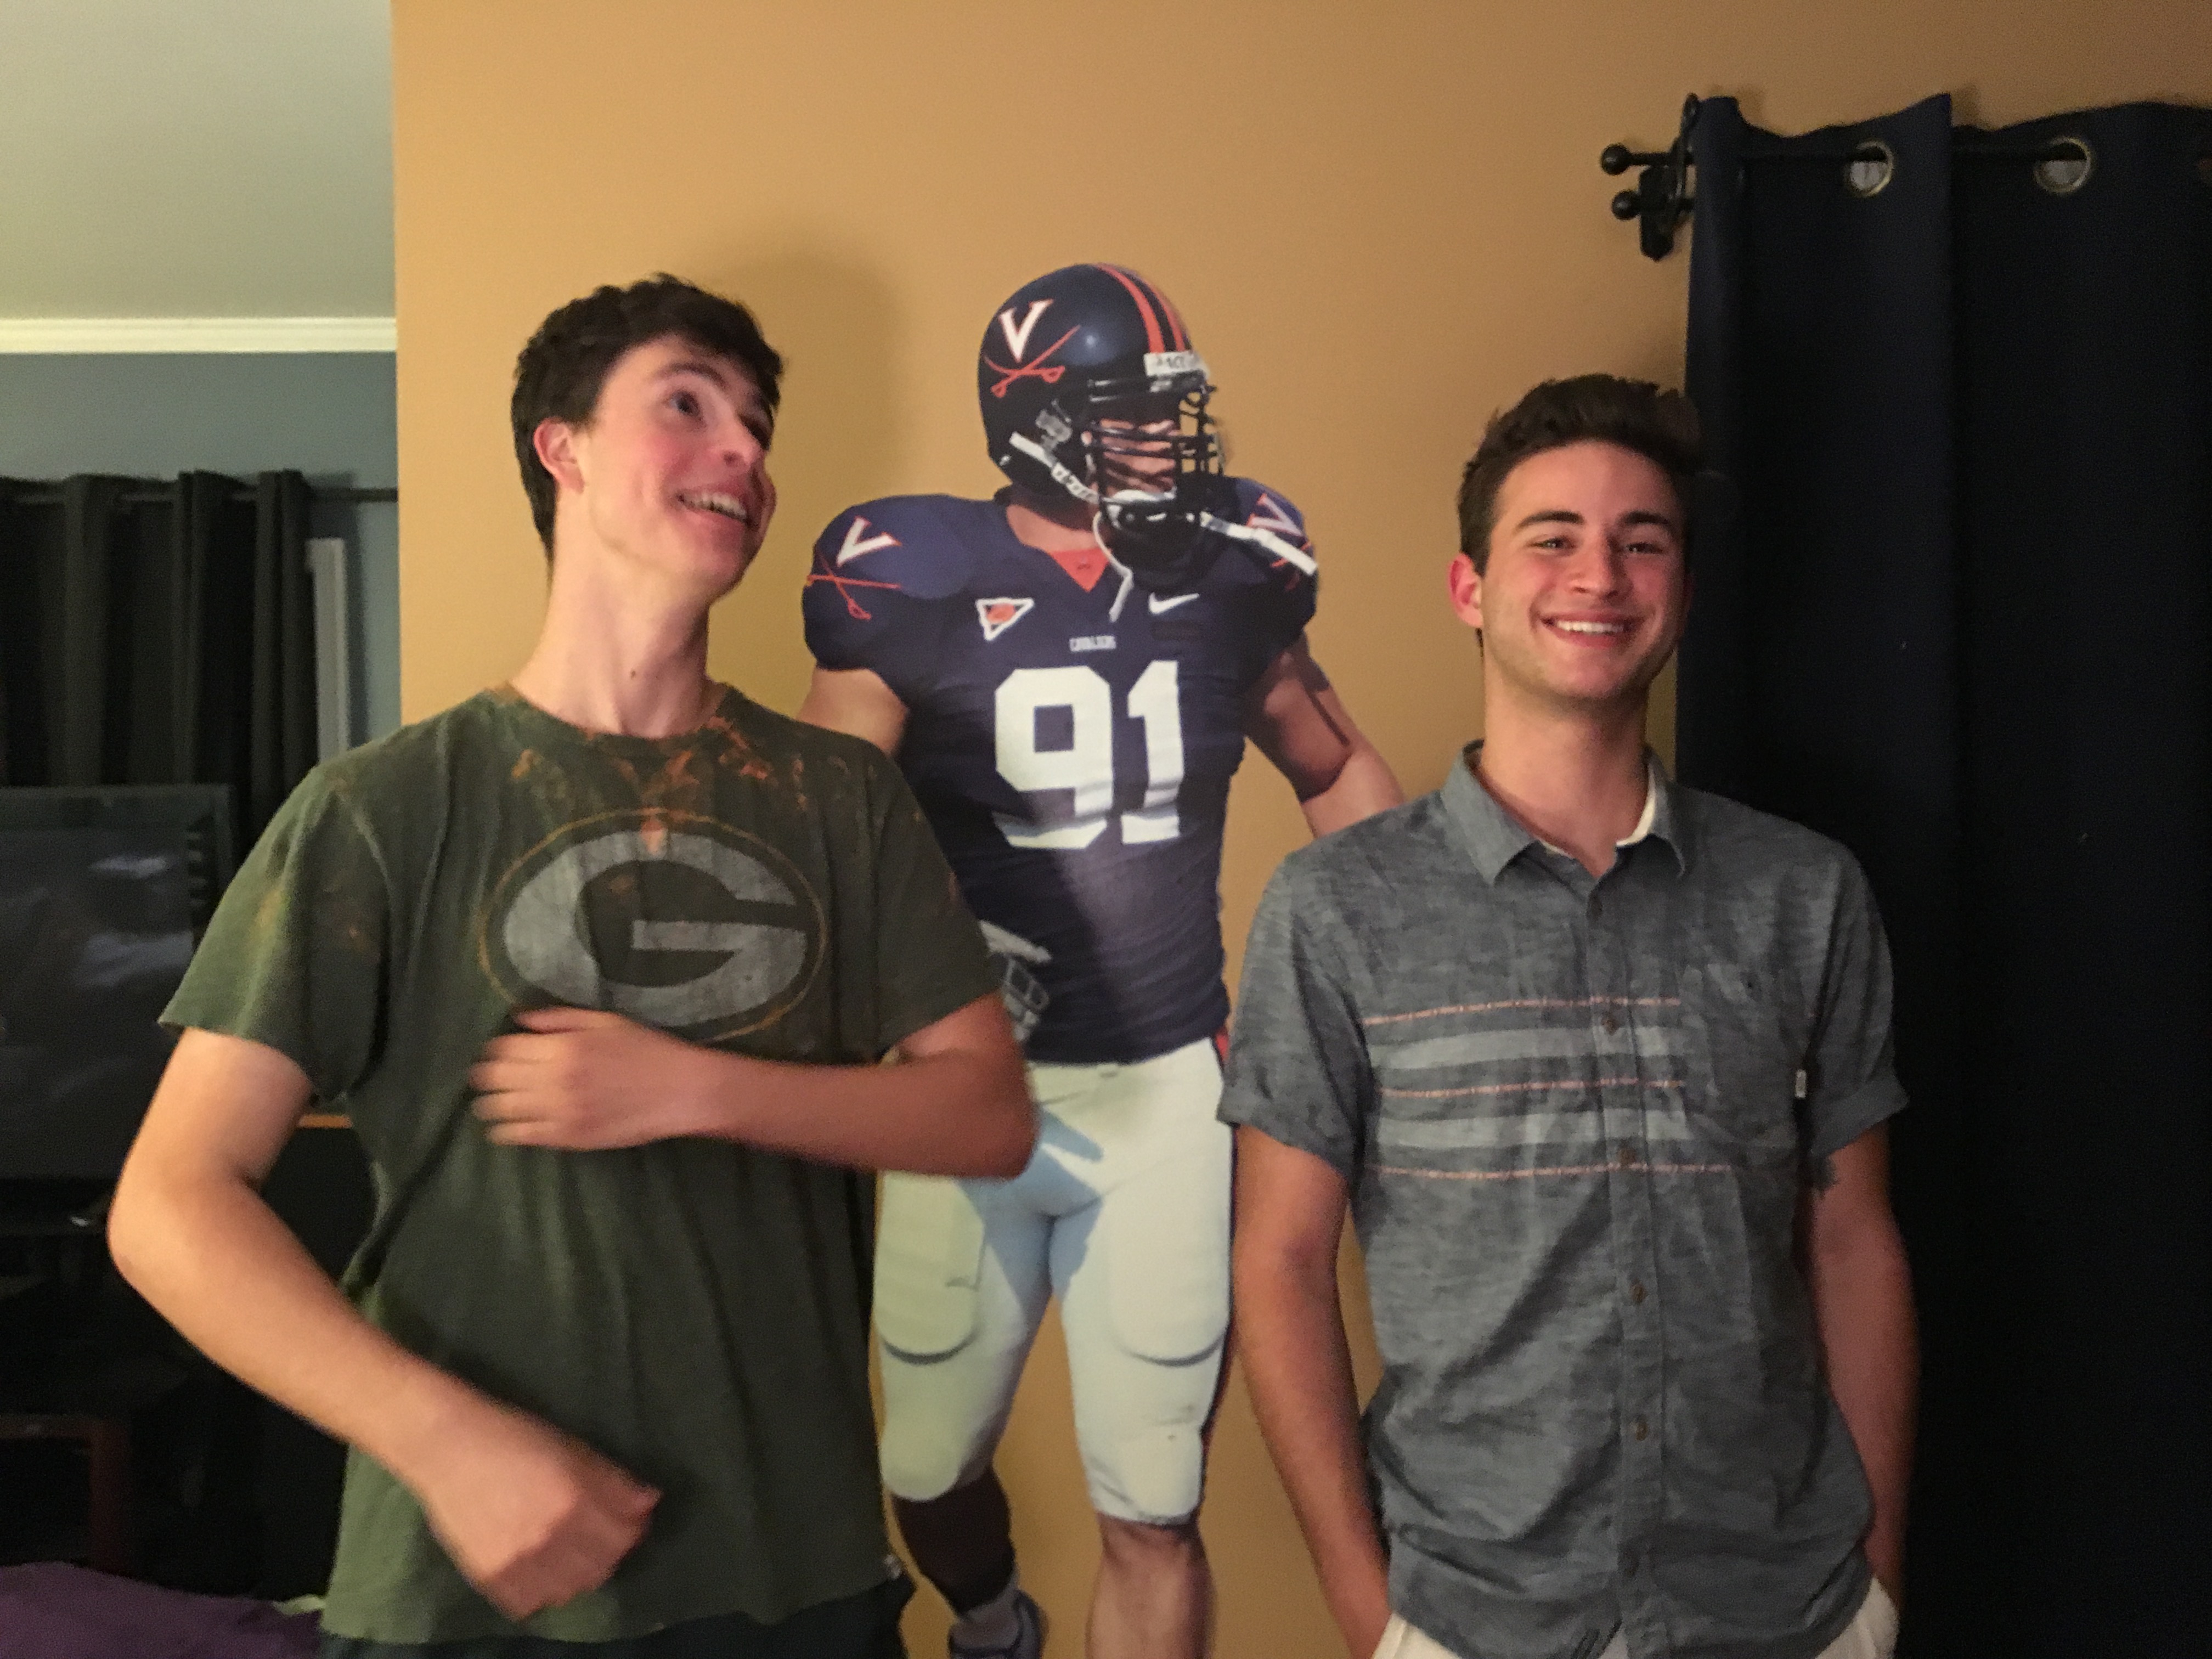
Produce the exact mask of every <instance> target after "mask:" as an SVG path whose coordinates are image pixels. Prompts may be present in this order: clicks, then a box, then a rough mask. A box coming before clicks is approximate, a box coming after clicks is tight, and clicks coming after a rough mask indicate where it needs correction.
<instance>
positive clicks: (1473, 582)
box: [1444, 553, 1482, 634]
mask: <svg viewBox="0 0 2212 1659" xmlns="http://www.w3.org/2000/svg"><path fill="white" fill-rule="evenodd" d="M1444 585H1445V586H1446V587H1447V588H1449V590H1450V592H1451V608H1452V614H1453V615H1454V616H1455V617H1458V618H1459V619H1460V620H1461V621H1462V622H1463V623H1466V624H1467V625H1468V627H1469V628H1472V629H1474V631H1475V632H1476V633H1478V634H1480V632H1481V631H1482V574H1481V572H1480V571H1478V570H1477V569H1476V568H1474V560H1473V559H1470V558H1469V557H1468V556H1467V555H1466V554H1464V553H1455V554H1453V555H1452V562H1451V565H1450V568H1449V569H1447V570H1446V571H1445V573H1444Z"/></svg>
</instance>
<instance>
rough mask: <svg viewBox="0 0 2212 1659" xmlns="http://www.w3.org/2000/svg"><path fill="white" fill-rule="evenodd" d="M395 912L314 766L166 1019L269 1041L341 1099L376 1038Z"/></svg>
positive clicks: (337, 798) (221, 915)
mask: <svg viewBox="0 0 2212 1659" xmlns="http://www.w3.org/2000/svg"><path fill="white" fill-rule="evenodd" d="M389 914H390V904H389V902H388V892H387V887H386V880H385V875H384V870H383V866H382V865H381V863H380V860H378V858H377V856H376V853H375V850H374V847H373V846H372V845H371V844H370V842H369V841H368V838H367V836H365V835H364V834H363V833H362V829H361V827H360V825H359V823H358V822H357V821H356V818H355V817H354V814H353V812H352V811H351V810H350V808H349V806H348V805H347V804H346V802H345V800H344V799H343V796H342V795H341V794H340V793H338V792H337V790H335V789H333V788H332V787H331V783H330V781H329V780H328V779H327V777H326V776H325V774H323V773H322V772H320V771H318V772H315V773H312V774H310V775H309V776H308V777H307V781H304V782H303V783H301V785H300V787H298V788H297V789H295V791H293V793H292V795H291V798H290V799H289V800H287V801H286V802H285V803H284V805H283V807H281V808H280V809H279V810H278V811H277V813H276V817H274V818H272V819H271V820H270V823H269V827H268V828H267V829H264V831H263V832H262V835H261V839H260V840H259V841H258V842H255V843H254V847H253V850H252V853H251V854H248V855H247V858H246V862H245V864H244V865H243V866H241V867H240V870H239V872H238V874H237V876H236V878H234V879H233V881H232V882H231V884H230V886H229V889H228V890H227V891H226V892H225V893H224V895H223V897H222V903H221V904H219V905H218V906H217V907H216V913H215V917H214V919H213V920H212V921H210V923H209V924H208V930H207V933H206V934H205V936H204V938H203V939H201V941H200V945H199V949H198V950H197V951H195V952H194V953H193V956H192V960H191V966H190V967H188V968H187V969H185V976H184V981H183V982H182V983H181V984H180V985H179V987H177V994H176V995H175V996H174V997H173V998H172V999H171V1000H170V1002H169V1006H168V1007H167V1009H166V1010H165V1011H164V1012H163V1013H162V1015H161V1023H162V1024H164V1025H166V1026H167V1027H168V1028H169V1029H170V1030H183V1029H185V1027H188V1026H190V1027H195V1028H197V1029H199V1030H208V1031H217V1032H221V1033H222V1034H223V1035H224V1036H236V1037H244V1038H246V1039H247V1040H248V1041H250V1042H258V1043H261V1044H263V1045H264V1047H267V1048H274V1049H276V1050H277V1051H278V1052H279V1053H281V1054H285V1055H286V1056H288V1057H289V1059H290V1060H292V1061H293V1062H294V1063H295V1065H297V1066H299V1067H300V1069H301V1071H302V1072H305V1073H307V1079H308V1081H309V1082H310V1083H312V1084H313V1085H314V1090H315V1092H316V1094H317V1095H319V1097H322V1098H323V1099H324V1100H325V1101H334V1100H337V1099H338V1098H339V1097H342V1096H343V1095H344V1094H346V1093H347V1092H348V1091H349V1090H351V1089H352V1088H353V1087H354V1086H355V1085H356V1084H358V1083H359V1082H360V1081H361V1079H362V1078H363V1077H364V1076H365V1075H367V1073H368V1070H369V1068H370V1066H373V1065H374V1062H375V1059H376V1055H377V1053H378V1050H379V1048H380V1042H381V1039H382V1034H383V1020H384V1009H385V987H386V980H387V975H386V960H385V957H386V939H387V937H388V935H389V921H388V918H389Z"/></svg>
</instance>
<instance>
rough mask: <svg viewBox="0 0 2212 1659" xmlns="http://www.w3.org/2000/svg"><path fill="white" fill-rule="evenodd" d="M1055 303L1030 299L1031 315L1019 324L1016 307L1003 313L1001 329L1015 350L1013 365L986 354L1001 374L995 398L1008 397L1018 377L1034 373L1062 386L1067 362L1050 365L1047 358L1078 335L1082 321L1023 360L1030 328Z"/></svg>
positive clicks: (989, 363)
mask: <svg viewBox="0 0 2212 1659" xmlns="http://www.w3.org/2000/svg"><path fill="white" fill-rule="evenodd" d="M1051 303H1052V301H1050V300H1032V301H1030V311H1029V315H1028V316H1026V317H1024V318H1023V319H1021V321H1020V322H1018V323H1017V322H1016V321H1015V320H1014V308H1013V307H1012V306H1008V307H1006V309H1005V310H1004V311H1002V312H1000V313H999V319H998V321H999V331H1000V333H1002V334H1004V335H1005V336H1006V346H1007V349H1009V350H1010V351H1011V352H1012V356H1013V359H1014V361H1013V362H1012V363H1011V364H1009V363H1001V362H994V360H993V358H992V357H991V355H990V354H989V353H988V352H986V353H984V355H983V362H984V363H985V365H986V366H987V367H988V368H993V369H995V370H996V371H997V372H998V374H999V379H998V380H997V381H996V383H994V385H993V386H992V387H991V395H992V396H993V397H994V398H1003V397H1005V396H1006V388H1007V387H1008V386H1012V385H1013V383H1014V382H1015V381H1017V380H1025V379H1027V378H1029V377H1030V376H1032V375H1034V376H1035V377H1036V379H1038V380H1042V381H1043V382H1044V383H1045V384H1046V385H1047V386H1058V385H1059V384H1060V376H1061V375H1063V374H1066V373H1067V367H1066V364H1064V363H1053V364H1051V365H1049V366H1048V365H1047V363H1046V362H1045V360H1046V359H1047V358H1048V357H1050V356H1052V354H1053V353H1054V352H1055V351H1057V350H1059V349H1060V347H1062V346H1064V345H1066V343H1068V342H1069V341H1070V340H1072V339H1073V338H1074V337H1075V332H1076V329H1079V328H1081V327H1082V326H1083V325H1082V324H1080V323H1078V324H1076V325H1075V327H1074V328H1071V329H1069V330H1068V331H1067V332H1066V333H1065V334H1063V335H1061V336H1060V337H1059V338H1058V339H1057V340H1054V342H1053V343H1051V344H1050V345H1048V346H1047V347H1046V348H1045V349H1043V350H1042V351H1040V352H1038V353H1037V355H1036V356H1035V357H1033V358H1031V359H1030V361H1029V362H1026V363H1025V362H1023V361H1022V349H1023V348H1024V346H1026V345H1028V344H1029V343H1030V331H1031V330H1032V329H1034V328H1036V321H1037V319H1038V318H1039V317H1042V315H1043V314H1044V311H1045V307H1047V306H1049V305H1050V304H1051Z"/></svg>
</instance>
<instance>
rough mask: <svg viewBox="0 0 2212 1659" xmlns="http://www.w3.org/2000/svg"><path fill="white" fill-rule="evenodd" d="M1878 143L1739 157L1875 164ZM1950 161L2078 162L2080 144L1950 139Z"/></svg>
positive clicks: (1752, 149) (1752, 148) (1748, 152)
mask: <svg viewBox="0 0 2212 1659" xmlns="http://www.w3.org/2000/svg"><path fill="white" fill-rule="evenodd" d="M1955 131H1956V129H1954V132H1955ZM1879 143H1881V140H1880V139H1877V138H1873V137H1867V138H1862V139H1860V140H1859V141H1858V142H1857V143H1855V144H1853V145H1852V146H1851V147H1850V149H1765V148H1764V147H1762V146H1759V145H1754V144H1746V145H1745V146H1744V147H1743V150H1742V152H1741V154H1742V157H1743V159H1744V160H1745V161H1819V162H1824V163H1827V164H1830V165H1833V164H1836V163H1839V162H1849V161H1875V160H1876V159H1877V158H1878V156H1879V155H1880V152H1879V151H1878V150H1877V149H1875V146H1876V145H1877V144H1879ZM1951 159H1952V160H1953V161H2080V160H2081V140H2080V139H2078V138H2066V137H2059V138H2051V139H2048V140H2046V141H2045V142H2044V143H2039V144H1991V143H1977V142H1975V141H1974V140H1972V139H1960V138H1957V137H1954V138H1953V139H1952V140H1951Z"/></svg>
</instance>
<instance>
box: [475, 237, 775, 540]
mask: <svg viewBox="0 0 2212 1659" xmlns="http://www.w3.org/2000/svg"><path fill="white" fill-rule="evenodd" d="M671 335H673V336H675V337H678V338H679V339H683V340H686V341H689V342H690V343H691V344H693V345H695V346H696V347H698V348H699V349H701V350H702V351H704V352H706V353H708V355H709V356H715V357H725V358H727V359H728V360H729V361H730V362H733V363H736V364H738V366H739V367H741V368H744V371H745V372H746V373H747V374H750V375H751V376H752V378H753V384H754V385H755V386H758V387H759V388H760V395H761V401H762V402H763V404H767V405H768V409H769V413H771V414H773V413H774V412H775V406H776V399H777V398H778V397H779V396H780V395H781V389H780V386H779V385H778V382H779V381H780V380H781V377H782V374H783V359H782V358H781V357H780V356H777V355H776V353H775V349H774V348H773V347H772V346H770V345H769V343H768V342H767V341H766V340H764V339H763V338H762V337H761V331H760V325H759V324H758V323H757V322H755V321H754V320H753V314H752V313H751V312H750V311H747V310H746V309H745V308H744V307H743V306H741V305H739V304H738V302H737V301H734V300H726V299H724V298H723V297H722V296H721V295H719V294H709V293H708V291H707V290H706V289H702V288H699V287H696V286H695V285H693V284H692V283H687V282H684V281H683V280H682V279H681V278H680V277H675V276H666V275H665V274H664V275H660V276H648V277H647V278H646V279H645V280H644V281H643V282H641V283H631V284H630V285H629V287H628V288H613V287H607V288H595V289H592V291H591V292H590V293H589V294H586V295H585V296H584V297H583V298H582V299H580V300H571V301H569V302H568V304H567V305H565V306H562V307H561V308H560V309H559V310H558V311H556V312H555V313H553V314H552V315H551V316H550V317H548V318H547V319H545V320H544V322H542V323H540V324H539V325H538V332H536V333H535V334H533V335H532V336H531V337H530V343H529V344H528V345H526V346H525V347H523V348H522V355H521V356H519V357H517V358H516V359H515V360H514V397H513V400H512V401H511V402H510V403H509V404H508V405H507V415H508V418H509V419H510V420H511V421H512V422H513V426H514V459H516V460H517V461H518V462H519V463H520V465H521V467H522V489H523V493H524V494H525V495H528V496H529V497H530V517H531V520H532V523H534V524H535V525H536V526H538V540H539V541H541V542H543V543H544V544H545V551H546V554H547V556H549V557H550V556H551V555H552V551H553V501H554V497H555V496H556V494H557V493H558V492H557V491H556V489H555V487H554V483H553V475H552V474H551V473H550V472H548V471H546V470H545V463H544V462H543V461H541V460H539V459H538V449H537V445H536V441H535V440H536V437H537V433H538V422H541V421H549V420H550V421H566V422H568V423H569V424H570V425H572V426H587V425H589V424H590V423H591V419H592V411H593V410H596V409H597V408H598V407H599V389H600V387H602V386H605V384H606V379H607V373H608V371H609V370H610V369H611V368H614V366H615V364H616V363H617V362H620V361H621V359H622V356H623V353H625V352H627V351H629V350H631V349H634V348H635V347H638V346H641V345H644V344H647V343H649V342H651V341H653V340H661V339H665V338H667V337H669V336H671Z"/></svg>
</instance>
